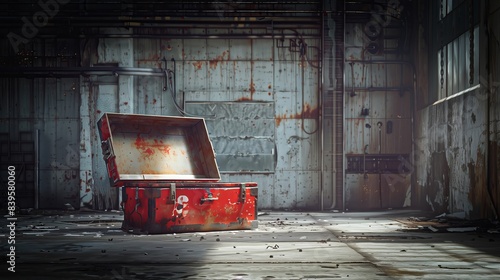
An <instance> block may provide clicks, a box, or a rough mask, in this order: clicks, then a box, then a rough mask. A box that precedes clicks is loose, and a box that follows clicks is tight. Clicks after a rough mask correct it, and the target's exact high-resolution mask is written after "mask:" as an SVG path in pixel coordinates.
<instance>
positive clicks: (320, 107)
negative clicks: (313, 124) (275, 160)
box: [273, 4, 325, 211]
mask: <svg viewBox="0 0 500 280" xmlns="http://www.w3.org/2000/svg"><path fill="white" fill-rule="evenodd" d="M273 43H274V40H273ZM320 43H321V47H320V50H321V51H320V53H319V59H320V62H319V63H318V66H319V70H318V95H319V96H318V111H319V116H318V119H319V120H318V121H319V123H318V129H319V130H320V133H319V136H318V137H319V139H318V140H319V151H318V156H319V158H320V176H319V181H320V182H319V185H320V191H319V193H320V195H319V200H320V205H321V211H323V210H324V205H323V204H324V203H323V191H324V186H323V182H324V174H325V171H324V169H325V160H324V153H323V151H324V139H323V137H324V130H323V82H324V78H323V61H324V59H323V56H324V50H325V48H324V47H325V4H323V5H321V41H320Z"/></svg>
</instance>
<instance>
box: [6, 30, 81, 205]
mask: <svg viewBox="0 0 500 280" xmlns="http://www.w3.org/2000/svg"><path fill="white" fill-rule="evenodd" d="M7 42H8V41H7V40H5V39H4V40H2V42H1V44H2V50H3V51H4V52H3V53H2V54H3V57H2V64H5V63H6V59H5V55H6V54H7V53H8V52H7V50H10V48H11V46H10V45H9V44H8V43H7ZM75 43H76V40H72V39H67V40H55V39H39V40H34V41H33V44H32V46H31V47H32V52H24V53H21V54H18V56H17V57H15V59H17V61H16V63H17V65H19V66H22V67H25V66H41V65H47V66H51V67H59V66H61V67H63V66H67V67H71V66H74V65H75V64H76V61H77V56H76V55H75V53H74V51H72V50H74V47H75ZM78 85H79V81H78V79H77V78H64V77H63V78H55V77H54V78H34V77H22V78H12V77H2V78H1V79H0V100H2V102H0V112H1V116H0V119H1V120H0V123H1V126H0V130H1V133H3V137H2V157H1V164H2V166H8V165H14V166H16V170H17V176H18V177H17V178H18V181H19V184H18V186H19V189H18V193H17V194H16V197H17V199H19V201H18V202H19V203H18V206H19V207H22V208H28V207H31V208H32V207H35V206H38V207H40V208H62V207H65V206H64V205H65V204H67V203H69V204H71V205H72V206H73V207H78V206H79V201H80V199H79V196H78V185H79V180H80V178H79V176H78V175H79V174H78V169H79V161H78V157H79V155H78V154H79V145H78V144H79V109H78V108H79V101H80V96H79V92H80V88H79V86H78ZM37 131H38V132H39V134H38V135H39V140H38V141H39V147H37V146H36V145H35V142H36V134H37ZM37 157H38V158H39V163H38V164H37V163H36V162H35V160H36V158H37ZM37 166H38V167H39V168H38V172H35V170H36V168H37ZM2 168H3V167H2ZM5 170H6V167H5ZM37 175H38V177H37ZM3 179H4V178H3V177H2V180H3ZM4 194H5V193H4ZM37 195H39V196H38V197H37ZM37 202H39V204H37Z"/></svg>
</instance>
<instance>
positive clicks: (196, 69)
mask: <svg viewBox="0 0 500 280" xmlns="http://www.w3.org/2000/svg"><path fill="white" fill-rule="evenodd" d="M202 65H203V62H201V61H196V62H193V66H194V71H198V70H201V66H202Z"/></svg>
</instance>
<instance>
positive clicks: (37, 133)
mask: <svg viewBox="0 0 500 280" xmlns="http://www.w3.org/2000/svg"><path fill="white" fill-rule="evenodd" d="M39 170H40V130H39V129H35V190H34V193H35V209H38V207H39V204H38V203H39V197H38V193H39V186H40V174H39Z"/></svg>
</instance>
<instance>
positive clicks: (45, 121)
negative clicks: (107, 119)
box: [35, 79, 80, 208]
mask: <svg viewBox="0 0 500 280" xmlns="http://www.w3.org/2000/svg"><path fill="white" fill-rule="evenodd" d="M37 82H38V83H39V85H40V86H38V87H37V89H38V93H37V97H36V98H35V116H36V123H35V127H36V128H37V129H39V130H40V157H39V159H40V170H39V174H40V187H39V199H40V204H39V207H40V208H64V207H65V206H64V205H65V204H66V203H69V204H71V205H72V206H73V207H79V203H80V197H79V186H80V178H79V175H78V174H79V166H80V162H79V144H78V143H79V138H80V120H79V104H80V94H79V87H77V85H78V83H79V80H78V79H40V80H38V81H37Z"/></svg>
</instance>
